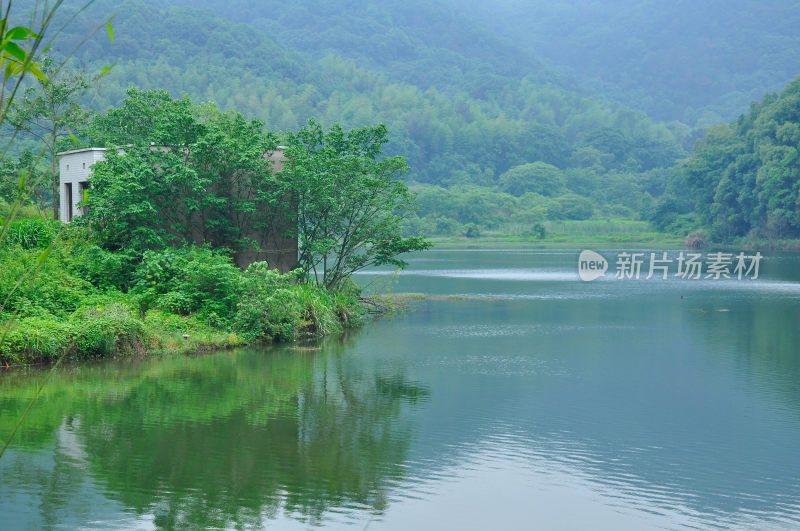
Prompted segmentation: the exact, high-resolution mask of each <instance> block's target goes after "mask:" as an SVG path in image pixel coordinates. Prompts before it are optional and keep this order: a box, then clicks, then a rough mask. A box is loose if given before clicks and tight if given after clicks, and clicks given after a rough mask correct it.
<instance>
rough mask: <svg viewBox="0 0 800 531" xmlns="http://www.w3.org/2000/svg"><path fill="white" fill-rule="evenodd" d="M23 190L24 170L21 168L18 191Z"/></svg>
mask: <svg viewBox="0 0 800 531" xmlns="http://www.w3.org/2000/svg"><path fill="white" fill-rule="evenodd" d="M24 191H25V170H22V174H21V175H20V176H19V192H20V193H22V192H24Z"/></svg>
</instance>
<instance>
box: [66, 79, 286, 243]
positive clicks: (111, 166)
mask: <svg viewBox="0 0 800 531" xmlns="http://www.w3.org/2000/svg"><path fill="white" fill-rule="evenodd" d="M263 125H264V124H263V123H262V122H259V121H257V120H246V119H245V118H244V117H243V116H242V115H241V114H238V113H234V112H222V111H220V110H218V109H217V108H216V107H215V106H214V105H213V104H205V105H200V106H198V105H195V104H194V103H193V102H192V101H191V100H190V99H189V98H188V97H186V96H184V97H183V98H181V99H173V98H172V97H171V96H170V95H169V94H168V93H167V92H166V91H163V90H154V91H139V90H136V89H131V90H129V91H128V98H127V99H126V100H125V102H124V104H123V105H122V106H121V107H120V108H117V109H111V110H109V111H108V112H106V113H105V114H103V115H100V116H98V117H97V118H96V119H95V120H94V121H93V122H92V125H91V128H90V132H89V136H90V138H92V139H94V141H95V142H101V141H103V142H105V143H106V145H108V146H113V145H123V146H126V147H125V148H124V149H123V150H121V151H117V150H116V149H109V150H108V151H107V152H106V160H105V161H102V162H99V163H97V164H96V165H95V168H94V173H93V176H92V179H91V181H90V182H91V191H92V193H91V194H90V196H89V201H88V206H89V208H88V211H87V214H86V216H83V219H81V220H80V222H81V223H87V224H88V225H89V226H90V227H92V228H93V229H94V232H95V234H96V235H97V236H98V238H100V239H101V243H102V244H103V246H104V247H105V248H107V249H111V250H119V249H130V250H133V251H136V252H138V253H143V252H144V251H146V250H148V249H161V248H164V247H170V246H181V245H184V244H189V243H193V244H197V245H203V244H208V245H211V246H212V247H214V248H219V247H226V248H229V249H232V250H233V251H234V252H240V251H242V250H244V249H248V248H253V247H258V245H259V242H258V241H256V240H254V239H253V237H254V236H255V235H256V234H265V233H266V231H268V230H269V229H270V228H271V224H272V223H274V222H275V221H276V216H279V215H285V213H284V209H283V208H282V207H283V206H284V205H282V204H281V202H280V200H279V198H278V196H277V194H278V193H279V190H278V187H277V185H276V182H275V178H274V176H273V174H272V170H271V164H272V163H271V161H270V160H269V159H268V158H267V157H265V154H269V153H271V152H273V151H274V150H275V149H276V140H275V136H274V135H273V134H271V133H268V132H265V131H264V129H263ZM154 145H155V146H158V147H154ZM259 231H260V232H259Z"/></svg>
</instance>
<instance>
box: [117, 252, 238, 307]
mask: <svg viewBox="0 0 800 531" xmlns="http://www.w3.org/2000/svg"><path fill="white" fill-rule="evenodd" d="M240 276H241V272H240V271H239V269H238V268H237V267H236V266H235V265H233V263H232V262H231V259H230V258H229V257H228V256H227V255H225V254H223V253H221V252H218V251H212V250H210V249H207V248H204V247H186V248H182V249H164V250H162V251H146V252H145V253H144V255H143V257H142V262H141V264H139V266H138V267H137V268H136V271H135V272H134V275H133V287H132V288H131V293H132V294H134V295H135V296H136V299H137V300H138V301H139V304H140V308H141V310H142V312H143V313H144V312H145V311H146V310H147V309H148V308H150V307H158V308H163V309H165V310H168V311H171V312H174V313H178V314H182V315H188V314H190V313H196V312H200V313H202V314H203V315H204V316H205V317H206V318H207V319H209V320H211V321H215V322H219V323H224V322H225V321H226V320H228V319H230V318H232V317H233V315H234V313H235V312H236V306H237V303H238V299H239V282H240Z"/></svg>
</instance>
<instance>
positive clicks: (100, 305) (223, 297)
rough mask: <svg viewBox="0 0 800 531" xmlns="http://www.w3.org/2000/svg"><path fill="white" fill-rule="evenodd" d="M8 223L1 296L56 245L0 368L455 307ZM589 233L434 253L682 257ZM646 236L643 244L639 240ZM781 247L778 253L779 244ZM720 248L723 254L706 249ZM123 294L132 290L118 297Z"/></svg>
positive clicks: (181, 349) (42, 222) (441, 240)
mask: <svg viewBox="0 0 800 531" xmlns="http://www.w3.org/2000/svg"><path fill="white" fill-rule="evenodd" d="M27 215H28V216H29V217H23V218H22V219H18V220H17V221H15V222H14V223H12V224H11V227H10V229H9V233H8V236H7V238H6V241H5V242H3V245H2V246H0V261H2V263H3V264H4V265H5V267H4V269H3V271H2V272H0V291H2V292H3V293H8V292H9V291H10V288H11V287H12V286H13V284H14V283H16V281H17V279H18V278H19V277H20V276H21V274H23V273H24V271H25V268H26V265H25V264H27V263H30V261H33V260H36V258H37V256H38V254H39V253H40V252H41V250H42V249H45V248H48V247H50V246H51V244H52V243H53V241H54V239H55V240H57V241H56V245H53V247H52V248H53V251H52V252H51V253H50V255H49V256H48V258H47V260H46V261H44V262H43V263H42V264H41V268H40V269H39V270H38V271H37V272H36V273H35V274H34V275H33V278H31V279H29V281H28V282H25V283H23V284H22V285H21V286H20V287H19V288H18V289H17V290H16V291H15V292H14V294H13V296H12V297H11V298H10V299H9V301H8V303H7V307H9V308H16V311H15V312H9V311H6V312H4V313H3V319H2V320H3V321H4V323H3V324H4V325H7V326H8V331H7V334H6V338H5V340H4V342H3V343H2V345H0V366H5V367H10V366H15V365H31V364H42V363H52V362H55V361H56V360H57V359H59V358H60V357H62V356H63V357H64V358H65V360H66V361H81V360H94V359H101V358H120V357H121V358H125V357H130V358H142V357H149V356H160V355H164V354H195V353H203V352H209V351H214V350H224V349H229V348H235V347H240V346H245V345H255V344H269V343H276V342H302V341H303V340H308V339H316V338H320V337H322V336H327V335H336V334H339V333H341V332H343V331H344V330H345V329H347V328H353V327H357V326H360V325H361V324H362V323H363V322H364V321H365V320H366V319H367V318H368V317H369V316H374V315H382V314H384V313H390V312H393V311H395V310H397V309H405V308H407V307H408V305H409V304H410V303H414V302H419V301H423V300H440V299H441V300H457V299H458V297H447V296H432V295H429V294H424V293H386V294H379V295H375V296H372V297H363V296H362V295H361V293H360V291H359V289H358V288H357V287H356V286H355V285H351V286H349V287H347V288H345V289H342V290H337V291H333V290H329V289H327V288H325V287H324V286H320V285H316V284H314V283H308V282H300V272H290V273H287V274H280V273H278V272H277V271H276V270H271V269H269V268H268V267H269V266H268V265H267V264H265V263H263V262H261V263H259V262H256V263H254V264H253V265H251V266H250V267H249V268H248V269H247V270H244V271H242V270H240V269H239V268H237V267H236V266H235V265H234V264H233V261H232V259H231V257H230V256H229V254H226V252H225V251H221V250H212V249H209V248H205V247H194V246H187V247H183V248H168V249H163V250H161V251H158V252H148V253H147V254H146V255H145V257H144V259H143V260H142V261H141V262H139V263H138V264H135V265H131V264H126V263H125V261H126V257H125V256H124V254H122V253H114V252H110V251H106V250H103V249H102V248H101V247H99V246H97V245H95V244H93V243H91V238H90V236H89V234H88V229H86V228H83V227H79V226H74V225H68V226H63V225H61V224H59V223H58V222H54V221H52V220H48V219H45V215H44V214H41V213H40V214H38V215H35V213H34V214H32V213H31V212H30V211H29V212H27ZM630 234H631V236H632V238H628V239H625V238H620V237H619V236H620V235H619V234H606V235H602V234H594V235H593V237H591V238H589V237H587V235H585V234H583V235H581V234H578V233H573V234H571V235H563V234H562V235H558V234H555V235H554V236H553V237H548V238H545V239H535V238H530V237H524V236H520V235H511V234H501V233H486V234H484V235H482V236H480V237H473V238H467V237H438V238H431V242H432V243H433V244H434V246H436V247H438V248H489V247H500V248H503V247H520V246H524V247H526V248H572V247H576V246H577V247H580V246H586V247H597V246H603V245H613V246H615V247H626V248H634V247H648V248H663V249H678V248H686V241H685V239H683V238H679V237H676V236H673V235H669V234H663V233H655V232H653V233H643V232H634V233H630ZM645 234H646V235H647V238H644V237H642V236H643V235H645ZM776 243H778V244H779V245H776ZM737 245H738V246H740V247H741V249H743V250H746V249H748V248H756V249H761V250H772V249H783V250H787V249H788V250H800V245H798V242H797V241H786V242H766V241H763V242H752V241H746V242H745V241H741V242H732V243H728V244H726V247H737ZM707 246H708V247H709V248H711V247H714V248H716V244H707ZM122 284H127V285H129V286H130V288H129V289H128V290H127V292H123V291H122V290H121V289H119V286H120V285H122Z"/></svg>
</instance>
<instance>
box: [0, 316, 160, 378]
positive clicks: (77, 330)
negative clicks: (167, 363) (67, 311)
mask: <svg viewBox="0 0 800 531" xmlns="http://www.w3.org/2000/svg"><path fill="white" fill-rule="evenodd" d="M146 342H147V338H146V334H145V332H144V327H143V325H142V323H141V322H140V321H138V320H136V319H134V318H133V317H132V316H131V314H130V311H129V310H128V308H126V307H125V306H122V305H120V304H116V303H111V304H109V305H107V306H92V307H81V308H80V309H79V310H78V311H76V312H75V313H74V314H73V315H72V316H70V317H69V318H68V319H66V320H64V319H58V318H56V317H54V316H52V315H49V316H37V317H28V318H24V319H19V320H17V321H15V322H13V323H11V324H10V326H9V329H8V333H7V334H6V337H5V340H4V341H3V343H2V344H0V358H5V359H8V360H12V361H15V362H23V363H24V362H31V361H36V360H54V359H56V358H58V357H59V356H61V355H63V354H65V353H66V354H68V355H69V356H71V357H75V358H88V357H107V356H111V355H114V354H125V353H128V352H131V351H138V350H140V349H141V348H142V344H144V343H146Z"/></svg>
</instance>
